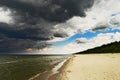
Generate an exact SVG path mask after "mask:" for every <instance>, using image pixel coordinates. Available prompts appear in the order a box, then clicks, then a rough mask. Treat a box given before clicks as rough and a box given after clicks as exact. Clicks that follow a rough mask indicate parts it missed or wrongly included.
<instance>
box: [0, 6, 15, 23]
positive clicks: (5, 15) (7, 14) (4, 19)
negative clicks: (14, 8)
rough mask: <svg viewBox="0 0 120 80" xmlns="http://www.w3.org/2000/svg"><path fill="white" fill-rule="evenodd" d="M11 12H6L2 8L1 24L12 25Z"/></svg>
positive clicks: (0, 12)
mask: <svg viewBox="0 0 120 80" xmlns="http://www.w3.org/2000/svg"><path fill="white" fill-rule="evenodd" d="M10 13H11V12H10V10H9V9H8V10H4V9H3V8H2V7H0V22H6V23H12V21H13V19H12V17H11V16H10Z"/></svg>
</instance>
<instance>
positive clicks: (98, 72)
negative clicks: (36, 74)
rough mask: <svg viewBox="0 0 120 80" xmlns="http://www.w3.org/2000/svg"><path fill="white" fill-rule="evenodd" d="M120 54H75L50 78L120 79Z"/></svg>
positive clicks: (57, 79)
mask: <svg viewBox="0 0 120 80" xmlns="http://www.w3.org/2000/svg"><path fill="white" fill-rule="evenodd" d="M119 62H120V54H119V53H108V54H104V53H103V54H75V55H73V56H72V57H71V58H70V59H69V60H67V61H66V62H65V64H64V65H63V66H62V67H61V68H60V69H59V73H57V74H54V75H52V76H50V77H49V79H48V80H120V77H119V76H120V69H119V67H120V64H119Z"/></svg>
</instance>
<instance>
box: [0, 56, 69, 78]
mask: <svg viewBox="0 0 120 80" xmlns="http://www.w3.org/2000/svg"><path fill="white" fill-rule="evenodd" d="M68 57H69V56H68V55H57V56H55V55H52V56H48V55H47V56H45V55H43V56H41V55H40V56H38V55H37V56H33V55H32V56H28V55H27V56H26V55H22V56H20V55H18V56H17V55H13V56H12V55H8V56H7V55H3V56H0V80H29V79H30V78H31V77H34V76H35V75H36V74H40V73H41V74H42V73H43V72H45V71H49V70H51V69H52V68H54V67H55V66H56V65H58V64H59V63H61V62H62V61H64V60H65V59H67V58H68Z"/></svg>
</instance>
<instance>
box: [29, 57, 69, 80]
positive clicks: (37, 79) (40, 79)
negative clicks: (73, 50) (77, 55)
mask: <svg viewBox="0 0 120 80" xmlns="http://www.w3.org/2000/svg"><path fill="white" fill-rule="evenodd" d="M70 57H71V56H70ZM70 57H68V58H67V59H65V60H63V61H62V62H59V63H58V64H57V65H55V66H54V67H53V68H51V69H50V70H48V71H44V72H42V73H38V74H36V75H35V76H33V77H31V78H29V79H28V80H48V79H49V77H51V76H53V75H54V74H57V73H59V69H60V68H61V67H62V66H63V65H64V64H65V63H66V62H67V61H68V60H69V59H70Z"/></svg>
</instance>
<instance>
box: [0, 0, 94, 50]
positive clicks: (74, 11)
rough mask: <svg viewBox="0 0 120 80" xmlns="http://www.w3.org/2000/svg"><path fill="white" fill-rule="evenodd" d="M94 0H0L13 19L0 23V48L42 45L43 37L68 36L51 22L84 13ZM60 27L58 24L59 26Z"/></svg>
mask: <svg viewBox="0 0 120 80" xmlns="http://www.w3.org/2000/svg"><path fill="white" fill-rule="evenodd" d="M93 3H94V0H0V7H2V8H4V10H6V9H9V10H10V11H11V14H10V16H12V18H13V20H14V23H13V24H10V23H9V24H7V23H0V44H1V45H0V52H4V51H8V52H10V51H13V52H14V51H22V50H23V51H24V50H26V49H27V48H32V49H34V48H35V49H42V48H44V47H47V46H49V45H50V44H48V43H46V40H50V39H53V38H54V37H67V36H68V35H67V34H66V33H65V32H62V31H55V30H56V28H54V25H55V24H57V23H61V22H65V21H66V20H68V19H70V18H72V17H73V16H80V17H85V16H86V14H85V10H86V9H88V8H90V7H91V6H92V5H93ZM58 28H59V27H58Z"/></svg>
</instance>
